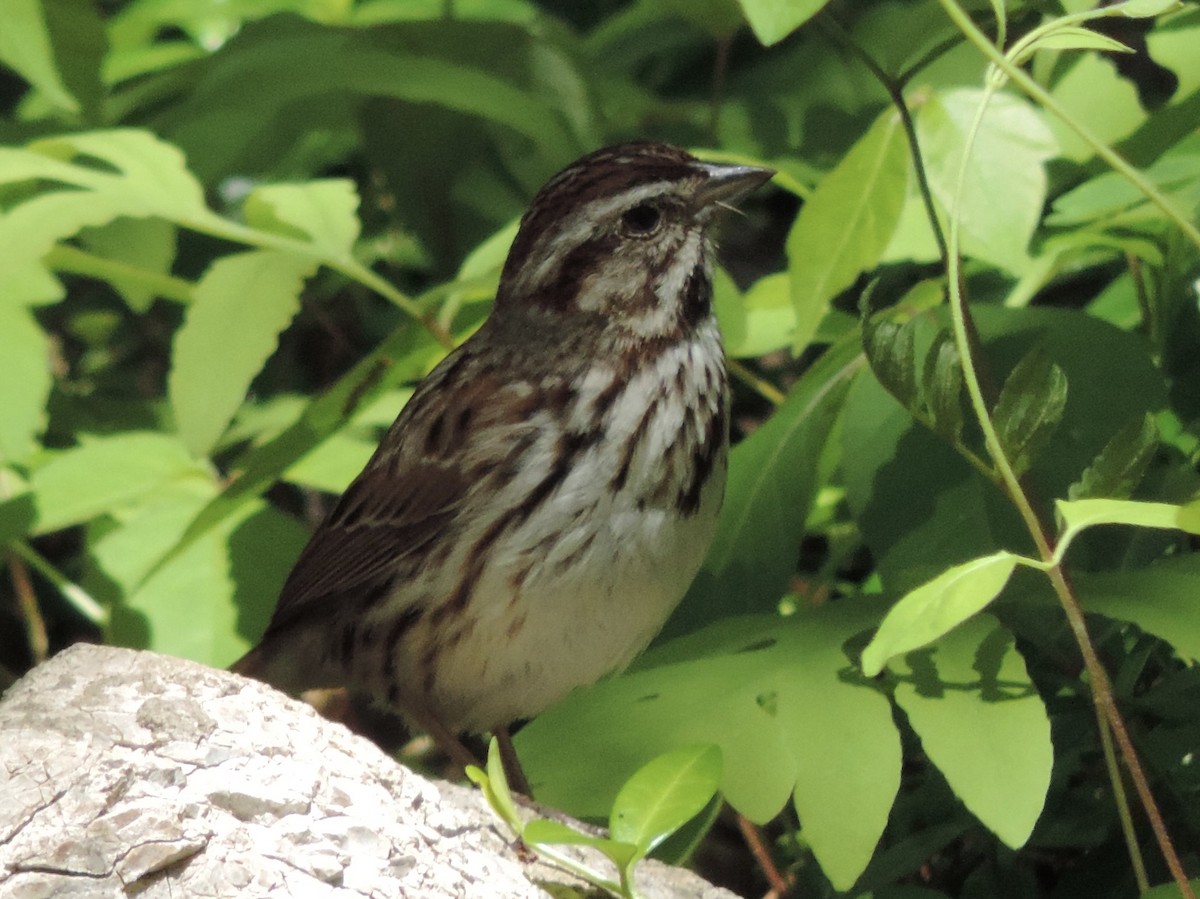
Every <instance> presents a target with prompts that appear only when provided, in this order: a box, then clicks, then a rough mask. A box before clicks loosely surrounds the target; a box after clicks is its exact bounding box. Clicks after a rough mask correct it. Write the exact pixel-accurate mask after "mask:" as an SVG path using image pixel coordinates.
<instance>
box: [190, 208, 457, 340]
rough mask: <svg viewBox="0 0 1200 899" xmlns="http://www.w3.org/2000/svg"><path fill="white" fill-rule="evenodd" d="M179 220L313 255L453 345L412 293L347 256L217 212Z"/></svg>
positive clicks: (234, 238) (192, 226)
mask: <svg viewBox="0 0 1200 899" xmlns="http://www.w3.org/2000/svg"><path fill="white" fill-rule="evenodd" d="M179 224H181V225H183V226H184V227H186V228H190V229H191V230H193V231H199V232H200V233H202V234H210V235H212V236H214V237H222V238H224V239H226V240H232V241H236V242H237V243H244V244H246V245H248V246H252V247H259V248H260V249H269V250H282V251H284V252H287V253H294V254H296V255H299V256H304V257H307V258H310V259H312V260H313V261H314V262H317V263H318V264H321V265H326V266H328V267H329V268H331V269H333V270H334V271H336V272H340V273H341V274H343V275H345V276H346V277H347V278H349V279H350V280H352V281H357V282H358V283H359V284H362V285H363V286H364V287H368V288H370V289H371V290H373V291H375V292H376V293H377V294H379V295H380V296H382V297H383V298H384V299H386V300H388V301H389V302H391V303H392V304H393V305H395V306H397V307H398V308H400V309H401V310H403V311H404V312H405V313H407V314H408V315H410V316H412V317H413V318H415V319H416V320H417V321H419V322H421V324H422V325H424V326H425V327H426V328H427V329H428V330H429V332H430V333H431V334H432V335H433V336H434V337H435V338H436V339H437V341H438V342H439V343H440V344H442V346H444V347H446V348H447V349H452V348H453V347H454V339H453V337H451V335H450V334H449V333H448V332H447V331H446V329H445V328H443V327H442V326H441V325H440V324H439V323H438V322H437V321H436V320H435V319H434V318H433V317H432V316H431V315H429V314H428V313H426V312H424V311H422V310H421V308H420V307H419V306H418V305H417V304H416V303H415V302H414V301H413V300H412V298H411V297H408V296H407V295H405V294H403V293H401V292H400V291H398V290H396V288H395V287H393V286H392V285H391V284H390V283H388V282H387V281H386V280H384V279H383V278H381V277H379V275H377V274H375V272H373V271H371V269H369V268H367V267H366V266H365V265H362V264H361V263H360V262H358V261H357V260H356V259H354V258H352V257H350V256H346V257H335V256H330V255H329V254H327V253H323V252H322V251H321V250H320V249H319V248H317V247H314V246H313V245H312V244H310V243H306V242H305V241H302V240H295V239H294V238H291V237H284V236H283V235H281V234H272V233H270V232H269V231H261V230H259V229H257V228H249V227H247V226H245V225H239V224H237V223H236V222H231V221H229V220H228V219H224V218H222V217H221V216H219V215H217V214H216V213H210V214H208V215H202V216H197V217H195V218H190V219H181V220H180V222H179Z"/></svg>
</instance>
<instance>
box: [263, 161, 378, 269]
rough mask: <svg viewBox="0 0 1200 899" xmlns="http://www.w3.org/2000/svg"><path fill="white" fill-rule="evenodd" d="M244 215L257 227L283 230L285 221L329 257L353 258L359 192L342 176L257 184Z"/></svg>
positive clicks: (285, 224) (356, 232)
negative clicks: (295, 181)
mask: <svg viewBox="0 0 1200 899" xmlns="http://www.w3.org/2000/svg"><path fill="white" fill-rule="evenodd" d="M245 215H246V222H247V223H248V224H250V225H251V226H253V227H255V228H261V229H263V230H266V231H271V230H281V229H280V228H279V225H280V224H282V225H284V226H287V228H288V229H289V231H290V232H291V233H292V234H293V235H294V234H295V232H299V235H300V236H301V238H302V239H307V240H308V241H310V242H311V243H312V244H313V246H314V247H315V248H316V249H317V250H318V251H319V252H320V253H321V254H322V255H323V256H326V257H328V258H330V259H342V260H349V259H351V250H353V249H354V242H355V241H356V240H358V232H359V221H358V192H357V191H356V190H355V188H354V182H352V181H346V180H344V179H341V178H338V179H330V180H325V181H307V182H304V183H300V184H266V185H262V186H259V187H256V188H255V189H254V190H253V191H252V192H251V194H250V196H248V197H247V198H246V204H245ZM285 233H287V232H285Z"/></svg>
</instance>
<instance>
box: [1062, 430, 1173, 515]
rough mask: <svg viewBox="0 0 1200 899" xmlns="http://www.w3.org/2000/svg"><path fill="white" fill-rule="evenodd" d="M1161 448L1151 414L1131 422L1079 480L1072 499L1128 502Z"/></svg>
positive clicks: (1069, 489) (1070, 493)
mask: <svg viewBox="0 0 1200 899" xmlns="http://www.w3.org/2000/svg"><path fill="white" fill-rule="evenodd" d="M1156 449H1158V425H1157V424H1156V423H1155V421H1154V416H1153V415H1151V414H1150V413H1146V415H1144V416H1142V417H1141V418H1136V419H1134V420H1132V421H1130V422H1129V423H1128V424H1126V425H1125V427H1123V428H1121V430H1119V431H1117V433H1116V434H1114V435H1113V437H1112V440H1110V441H1109V442H1108V443H1106V444H1105V445H1104V449H1102V450H1101V451H1100V453H1099V455H1097V456H1096V458H1095V459H1093V460H1092V464H1091V465H1089V466H1088V467H1087V468H1086V469H1084V472H1083V474H1082V475H1080V476H1079V480H1078V481H1076V482H1075V483H1074V484H1072V485H1071V486H1070V488H1068V490H1067V498H1068V499H1073V500H1074V499H1088V498H1091V497H1105V498H1110V499H1124V498H1126V497H1128V496H1129V495H1130V494H1132V493H1133V491H1134V488H1136V487H1137V485H1138V484H1139V483H1140V482H1141V480H1142V475H1143V474H1145V472H1146V466H1148V465H1149V464H1150V461H1151V460H1152V459H1153V458H1154V451H1155V450H1156Z"/></svg>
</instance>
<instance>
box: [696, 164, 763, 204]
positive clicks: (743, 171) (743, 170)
mask: <svg viewBox="0 0 1200 899" xmlns="http://www.w3.org/2000/svg"><path fill="white" fill-rule="evenodd" d="M696 167H697V168H698V169H700V171H702V172H704V173H705V174H706V175H708V178H707V180H705V181H704V182H702V183H701V184H700V186H699V187H698V188H696V194H695V202H696V207H697V209H703V208H705V207H707V206H714V205H725V204H727V203H730V202H732V201H734V200H738V199H740V198H742V197H744V196H745V195H746V194H748V193H750V191H752V190H754V188H756V187H758V186H760V185H762V184H765V183H766V182H767V181H769V180H770V179H771V176H772V175H774V174H775V170H774V169H767V168H762V167H761V166H756V165H720V164H718V163H715V162H701V163H698V164H697V166H696Z"/></svg>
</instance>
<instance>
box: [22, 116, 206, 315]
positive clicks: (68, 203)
mask: <svg viewBox="0 0 1200 899" xmlns="http://www.w3.org/2000/svg"><path fill="white" fill-rule="evenodd" d="M35 179H37V180H41V181H44V182H46V183H48V184H51V185H54V189H50V190H46V191H44V192H41V193H36V194H34V195H33V196H31V197H30V198H29V199H27V200H25V201H24V202H22V203H18V204H17V205H15V206H13V207H12V208H11V209H8V210H6V211H5V212H4V213H3V214H2V215H0V246H3V247H4V248H5V252H4V253H0V302H8V303H23V304H33V303H42V302H46V301H48V300H55V299H57V298H58V297H59V296H60V295H61V293H62V288H61V285H59V283H58V281H57V280H56V279H55V278H54V277H53V276H52V275H51V274H50V273H49V272H48V271H47V270H46V268H45V266H44V265H43V263H42V259H43V257H45V255H46V253H48V252H49V251H50V249H51V248H52V247H53V246H54V244H55V243H57V242H58V241H60V240H63V239H64V238H67V237H70V236H72V235H74V234H76V233H78V232H79V231H80V230H82V229H83V228H85V227H88V226H99V225H106V224H108V223H109V222H111V221H113V220H114V219H116V218H117V217H118V216H130V217H135V218H139V217H147V216H159V217H161V218H165V219H168V220H171V221H175V222H189V221H191V222H203V221H208V220H211V218H212V216H211V213H210V212H209V211H208V209H207V208H206V207H205V205H204V195H203V191H202V190H201V188H200V185H199V184H198V183H197V182H196V180H195V178H193V177H192V175H191V174H190V173H189V172H188V171H187V168H186V166H185V164H184V160H183V155H182V154H181V153H180V152H179V151H178V150H177V149H175V148H174V147H172V146H170V145H169V144H166V143H163V142H162V141H160V140H159V139H158V138H156V137H154V136H152V135H150V134H148V133H146V132H144V131H135V130H132V129H120V130H111V131H93V132H85V133H80V134H73V135H68V136H62V137H56V138H47V139H44V140H40V141H37V142H35V143H32V144H30V145H29V146H28V147H27V148H25V149H15V148H2V147H0V183H10V184H11V183H15V182H22V181H33V180H35Z"/></svg>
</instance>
